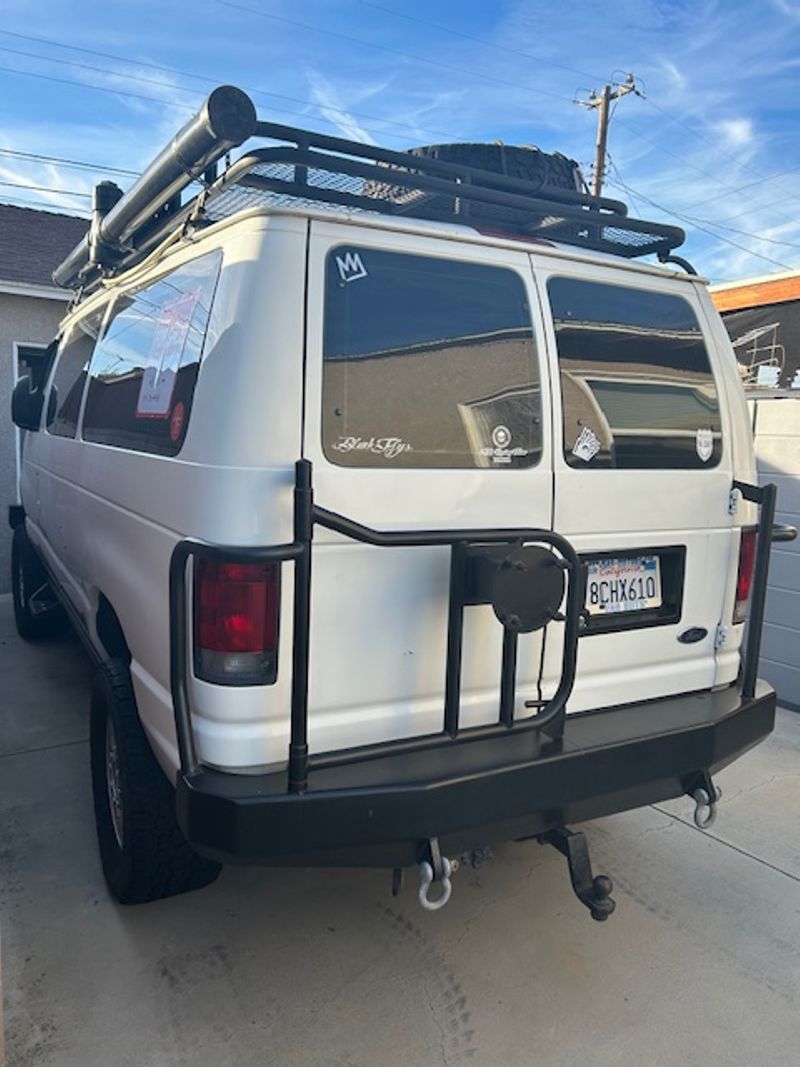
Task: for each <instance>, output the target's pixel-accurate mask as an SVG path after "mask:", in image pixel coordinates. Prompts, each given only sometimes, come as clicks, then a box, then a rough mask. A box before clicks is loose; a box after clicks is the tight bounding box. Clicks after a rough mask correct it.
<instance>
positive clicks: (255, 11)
mask: <svg viewBox="0 0 800 1067" xmlns="http://www.w3.org/2000/svg"><path fill="white" fill-rule="evenodd" d="M216 2H217V3H218V4H220V5H221V6H222V7H230V8H234V9H236V10H238V11H245V12H247V13H249V14H251V15H258V16H259V17H260V18H265V19H270V20H272V21H273V22H281V23H284V24H285V25H287V26H294V27H295V28H296V29H301V30H311V31H312V32H313V33H323V34H325V35H326V36H328V37H337V38H338V39H339V40H341V41H349V42H350V43H351V44H357V45H360V46H361V47H362V48H376V49H378V50H379V51H381V52H389V53H391V54H392V55H396V56H401V57H402V58H403V59H412V60H413V61H414V62H415V63H425V64H427V65H428V66H431V67H438V68H440V69H441V70H449V71H451V72H455V73H456V74H466V75H467V76H468V77H470V78H482V79H483V80H484V81H489V82H494V83H495V84H496V85H504V86H506V87H509V88H512V89H522V90H523V91H524V92H526V93H537V94H538V95H539V96H548V97H551V98H552V99H554V100H562V101H569V97H566V96H563V95H562V94H561V93H551V92H549V90H547V89H539V88H536V87H534V86H532V85H522V84H521V83H520V82H511V81H507V80H506V79H504V78H495V77H494V76H493V75H491V74H483V73H482V72H480V71H477V70H466V69H465V68H464V67H454V66H452V64H450V63H441V62H439V60H436V59H428V58H427V57H426V56H417V55H414V54H413V53H412V52H404V51H402V50H401V49H399V48H392V47H391V46H390V45H386V44H378V43H377V42H376V41H365V40H364V39H363V38H362V37H353V36H351V35H350V34H348V33H340V32H339V31H338V30H328V29H324V28H323V27H322V26H313V25H312V24H311V23H308V22H298V21H297V20H296V19H288V18H285V17H284V16H283V15H273V14H272V12H269V11H261V10H260V9H259V8H257V7H249V6H248V5H247V4H239V3H235V2H234V0H216ZM570 102H571V101H570Z"/></svg>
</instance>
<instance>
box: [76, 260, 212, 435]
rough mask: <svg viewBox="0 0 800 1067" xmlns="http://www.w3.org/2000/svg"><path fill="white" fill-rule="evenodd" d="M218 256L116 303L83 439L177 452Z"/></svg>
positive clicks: (100, 349) (95, 371)
mask: <svg viewBox="0 0 800 1067" xmlns="http://www.w3.org/2000/svg"><path fill="white" fill-rule="evenodd" d="M221 258H222V256H221V253H217V252H214V253H212V254H211V255H207V256H202V257H201V258H200V259H197V260H194V261H193V262H192V263H186V264H184V265H183V266H182V267H179V268H178V269H177V270H175V271H173V272H172V273H171V274H168V275H166V276H165V277H164V278H161V279H159V281H157V282H154V283H153V284H151V285H148V286H147V287H146V288H143V289H139V290H137V291H134V292H129V293H126V294H125V295H124V296H120V297H119V298H118V299H117V301H116V303H115V304H114V307H113V309H112V314H111V318H110V320H109V323H108V326H107V327H106V330H105V334H104V336H103V340H102V342H101V343H100V344H99V345H98V346H97V348H96V350H95V353H94V358H93V359H92V365H91V372H90V373H91V379H90V382H89V392H88V395H87V398H86V412H85V414H84V419H83V436H84V439H85V440H87V441H96V442H98V443H100V444H106V445H116V446H117V447H119V448H131V449H136V450H138V451H140V452H156V453H159V454H160V455H166V456H172V455H175V454H176V453H177V452H178V451H179V450H180V447H181V445H182V444H183V439H184V436H185V433H186V426H187V424H188V421H189V412H190V409H191V405H192V396H193V394H194V386H195V382H196V380H197V372H198V369H199V365H200V356H201V353H202V349H203V342H204V339H205V334H206V329H207V327H208V320H209V316H210V310H211V301H212V299H213V295H214V288H215V286H216V282H217V277H218V275H219V265H220V262H221Z"/></svg>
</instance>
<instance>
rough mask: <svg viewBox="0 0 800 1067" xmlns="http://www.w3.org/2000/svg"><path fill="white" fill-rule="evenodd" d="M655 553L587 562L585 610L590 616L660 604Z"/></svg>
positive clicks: (658, 564) (641, 609)
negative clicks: (653, 554)
mask: <svg viewBox="0 0 800 1067" xmlns="http://www.w3.org/2000/svg"><path fill="white" fill-rule="evenodd" d="M660 562H661V561H660V560H659V558H658V556H632V557H630V558H627V559H626V558H624V557H623V558H619V559H593V560H589V561H588V563H587V565H586V570H587V574H586V610H587V611H588V612H589V614H590V615H612V614H615V613H616V612H620V611H643V610H644V609H645V608H660V607H661V566H660Z"/></svg>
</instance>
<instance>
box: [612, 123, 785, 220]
mask: <svg viewBox="0 0 800 1067" xmlns="http://www.w3.org/2000/svg"><path fill="white" fill-rule="evenodd" d="M617 121H618V125H619V126H623V127H624V128H625V129H626V130H628V131H629V132H630V133H632V134H633V135H634V137H638V138H639V139H640V140H642V141H646V142H647V144H649V145H652V146H653V148H655V149H657V150H658V151H660V152H664V154H665V155H668V156H672V158H673V159H677V160H678V162H679V163H683V165H684V166H686V167H691V169H692V170H694V171H697V173H698V174H702V175H703V177H704V178H710V179H711V181H713V182H716V183H717V184H718V185H721V186H723V188H724V189H725V190H726V192H724V193H719V194H718V195H717V196H713V197H711V198H710V199H711V200H720V199H722V197H724V196H727V195H729V194H730V193H735V192H739V191H741V190H739V189H737V188H736V186H733V185H728V183H727V182H725V181H723V180H722V178H718V177H717V176H716V175H715V174H711V173H710V171H707V170H704V169H703V168H702V167H698V166H697V164H696V163H692V162H691V160H689V159H686V157H685V156H681V155H678V153H677V152H673V151H672V150H671V149H669V148H665V147H664V146H663V145H662V144H659V143H658V141H654V140H652V138H650V137H647V136H646V135H645V134H643V133H640V132H639V131H638V130H636V129H634V127H633V126H631V125H630V123H628V122H624V121H623V120H622V119H618V120H617ZM763 180H764V179H762V181H763ZM750 184H752V185H757V184H760V183H758V182H751V183H750ZM745 188H747V186H745ZM708 202H709V201H705V200H701V201H700V204H695V205H694V207H699V206H700V205H701V204H705V203H708ZM773 214H775V215H777V216H778V218H780V219H783V221H784V222H791V221H792V220H791V219H788V218H787V217H786V216H785V215H782V214H781V213H780V212H779V211H773Z"/></svg>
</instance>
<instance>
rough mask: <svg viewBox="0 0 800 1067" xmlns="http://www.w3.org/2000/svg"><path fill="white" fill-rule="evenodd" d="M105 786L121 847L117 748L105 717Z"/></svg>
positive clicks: (121, 825) (121, 819)
mask: <svg viewBox="0 0 800 1067" xmlns="http://www.w3.org/2000/svg"><path fill="white" fill-rule="evenodd" d="M106 787H107V789H108V807H109V810H110V812H111V825H112V827H113V828H114V837H116V839H117V844H118V845H119V847H120V848H122V844H123V828H124V822H123V812H122V784H121V781H120V773H119V749H118V748H117V735H116V733H115V732H114V724H113V723H112V721H111V719H110V718H108V719H106Z"/></svg>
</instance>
